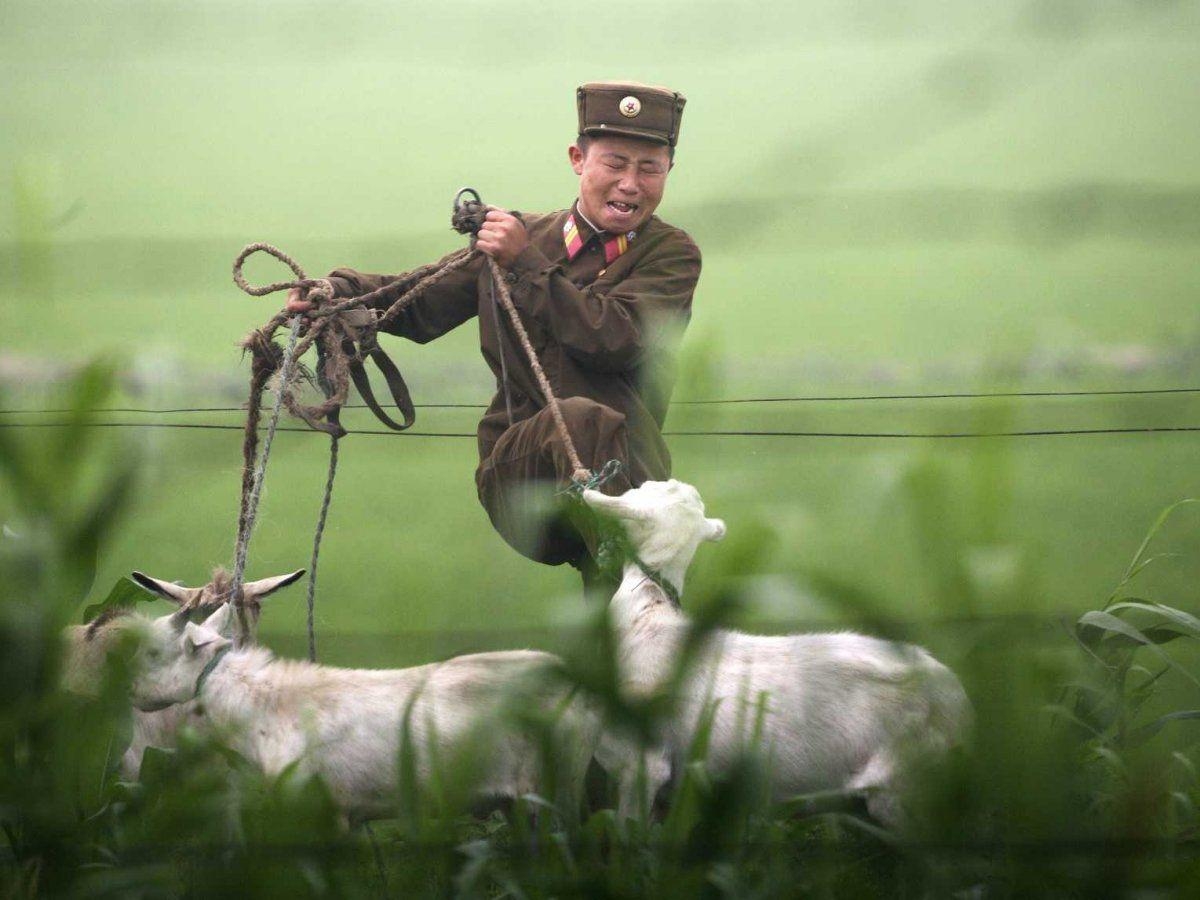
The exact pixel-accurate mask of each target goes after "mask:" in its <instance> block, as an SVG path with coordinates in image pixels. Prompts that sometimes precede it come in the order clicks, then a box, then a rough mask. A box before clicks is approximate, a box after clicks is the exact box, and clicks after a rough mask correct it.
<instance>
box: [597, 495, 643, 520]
mask: <svg viewBox="0 0 1200 900" xmlns="http://www.w3.org/2000/svg"><path fill="white" fill-rule="evenodd" d="M583 502H584V503H586V504H587V505H588V506H590V507H591V508H592V509H594V510H596V511H597V512H602V513H607V514H608V515H610V516H615V517H616V518H618V519H643V518H645V517H646V513H645V512H644V511H643V510H640V509H636V508H634V507H632V506H630V505H629V503H628V502H626V500H625V499H624V498H622V497H610V496H609V495H608V494H602V493H601V492H600V491H593V490H585V491H584V492H583Z"/></svg>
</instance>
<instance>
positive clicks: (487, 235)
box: [475, 206, 529, 269]
mask: <svg viewBox="0 0 1200 900" xmlns="http://www.w3.org/2000/svg"><path fill="white" fill-rule="evenodd" d="M475 246H476V248H478V249H479V250H481V251H483V252H484V253H486V254H487V255H488V256H490V257H492V259H494V260H496V262H497V263H499V264H500V265H501V266H502V267H503V268H506V269H507V268H508V267H509V266H511V265H512V264H513V260H515V259H516V258H517V257H518V256H519V255H520V254H521V251H522V250H524V249H525V248H526V247H528V246H529V235H528V234H526V232H525V226H524V225H522V224H521V220H520V219H518V218H517V217H516V216H514V215H513V214H512V213H510V212H506V211H505V210H503V209H496V208H495V207H494V206H493V207H492V208H491V209H489V210H488V212H487V215H486V216H485V217H484V220H483V227H482V228H480V229H479V234H478V235H477V236H476V238H475Z"/></svg>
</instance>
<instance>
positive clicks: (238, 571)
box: [229, 316, 300, 601]
mask: <svg viewBox="0 0 1200 900" xmlns="http://www.w3.org/2000/svg"><path fill="white" fill-rule="evenodd" d="M299 336H300V317H299V316H294V317H293V318H292V331H291V335H290V337H289V338H288V348H287V350H286V351H285V352H284V356H283V365H282V368H281V370H280V373H279V390H278V391H277V392H276V394H275V404H274V406H273V407H272V408H271V420H270V423H269V424H268V426H267V437H266V440H264V441H263V448H262V453H261V454H259V458H258V464H257V466H255V467H254V468H253V474H252V475H251V476H250V481H249V490H248V491H247V492H245V493H244V494H243V497H242V506H241V512H240V515H239V521H238V536H237V544H236V546H235V547H234V555H233V582H232V587H231V589H230V595H229V596H230V599H232V600H234V601H236V600H237V599H238V598H240V597H241V593H242V581H243V579H244V578H245V575H246V554H247V552H248V551H249V549H250V536H251V534H253V532H254V522H255V519H257V518H258V502H259V500H260V499H261V497H262V485H263V476H264V475H265V474H266V471H267V461H268V460H269V459H270V458H271V443H272V442H273V441H274V440H275V430H276V428H278V426H279V413H280V410H281V408H282V406H283V396H284V394H285V393H286V392H287V385H288V381H289V379H290V378H291V377H292V369H293V367H294V365H295V358H294V357H293V356H292V350H293V349H295V346H296V340H297V338H298V337H299ZM260 393H261V388H260ZM256 399H257V398H254V397H252V398H251V400H252V401H254V400H256ZM254 405H256V404H254V403H253V402H252V409H251V410H250V411H248V414H247V416H246V423H247V424H246V429H247V441H246V446H249V447H250V450H251V452H253V446H252V443H251V442H250V440H249V433H250V423H251V420H254V425H255V431H254V433H255V435H256V436H257V419H258V416H257V415H256V414H255V413H254V412H253V406H254ZM255 442H256V441H255ZM253 458H254V457H253V456H250V457H248V458H247V459H246V460H245V467H246V468H249V467H250V464H251V462H252V460H253ZM242 484H243V486H245V485H246V478H245V471H244V470H243V478H242Z"/></svg>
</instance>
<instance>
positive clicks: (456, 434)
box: [0, 422, 1200, 439]
mask: <svg viewBox="0 0 1200 900" xmlns="http://www.w3.org/2000/svg"><path fill="white" fill-rule="evenodd" d="M0 428H156V429H172V428H175V429H191V430H200V431H238V432H240V431H242V430H243V429H242V426H240V425H214V424H211V423H196V422H0ZM277 430H278V431H288V432H294V433H297V434H322V432H318V431H314V430H313V429H311V428H299V427H281V428H279V429H277ZM1198 431H1200V425H1166V426H1156V425H1151V426H1144V427H1131V428H1051V429H1036V430H1028V431H949V432H946V431H664V432H663V435H664V436H665V437H773V438H916V439H961V438H1006V437H1009V438H1011V437H1066V436H1071V435H1076V436H1090V435H1102V434H1172V433H1188V432H1198ZM347 433H348V434H361V435H367V436H374V437H414V438H474V437H476V435H475V433H474V432H462V431H424V432H421V431H416V432H414V431H403V432H397V431H384V430H375V429H360V430H350V431H348V432H347Z"/></svg>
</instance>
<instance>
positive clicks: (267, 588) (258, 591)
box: [242, 569, 304, 600]
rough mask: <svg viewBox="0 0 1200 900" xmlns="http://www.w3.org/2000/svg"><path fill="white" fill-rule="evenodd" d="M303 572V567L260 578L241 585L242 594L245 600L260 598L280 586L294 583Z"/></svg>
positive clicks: (268, 594)
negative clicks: (284, 573)
mask: <svg viewBox="0 0 1200 900" xmlns="http://www.w3.org/2000/svg"><path fill="white" fill-rule="evenodd" d="M303 574H304V569H297V570H296V571H295V572H292V573H291V574H290V575H276V576H275V577H274V578H262V579H259V580H258V581H251V582H250V583H249V584H246V585H243V586H242V596H243V597H245V598H246V599H247V600H251V599H253V600H261V599H262V598H263V597H267V596H270V595H271V594H273V593H275V592H276V591H277V590H279V589H280V588H285V587H287V586H288V585H289V584H294V583H295V582H297V581H298V580H299V579H300V577H301V576H302V575H303Z"/></svg>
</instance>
